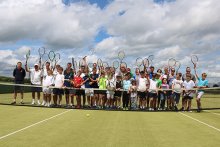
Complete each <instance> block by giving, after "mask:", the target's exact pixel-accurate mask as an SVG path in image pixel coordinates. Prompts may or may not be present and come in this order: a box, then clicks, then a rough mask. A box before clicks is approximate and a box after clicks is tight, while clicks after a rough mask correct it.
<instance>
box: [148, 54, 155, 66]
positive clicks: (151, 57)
mask: <svg viewBox="0 0 220 147" xmlns="http://www.w3.org/2000/svg"><path fill="white" fill-rule="evenodd" d="M153 60H154V55H150V56H148V61H149V64H150V65H153Z"/></svg>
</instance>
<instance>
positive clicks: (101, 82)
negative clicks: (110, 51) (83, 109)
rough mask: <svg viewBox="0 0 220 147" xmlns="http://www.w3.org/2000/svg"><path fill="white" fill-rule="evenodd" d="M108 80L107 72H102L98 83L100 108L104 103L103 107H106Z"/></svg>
mask: <svg viewBox="0 0 220 147" xmlns="http://www.w3.org/2000/svg"><path fill="white" fill-rule="evenodd" d="M106 81H107V78H106V77H105V72H101V75H100V77H99V79H98V83H99V89H100V90H99V92H98V93H99V102H98V107H99V108H100V106H101V105H102V108H104V106H105V102H106V100H105V95H106V91H105V89H106Z"/></svg>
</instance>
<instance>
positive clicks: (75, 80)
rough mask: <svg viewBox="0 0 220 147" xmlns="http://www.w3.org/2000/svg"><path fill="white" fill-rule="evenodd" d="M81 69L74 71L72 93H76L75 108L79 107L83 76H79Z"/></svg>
mask: <svg viewBox="0 0 220 147" xmlns="http://www.w3.org/2000/svg"><path fill="white" fill-rule="evenodd" d="M80 75H81V71H80V70H79V71H78V72H77V73H76V76H75V77H74V78H73V86H74V88H75V89H74V94H75V95H76V103H77V104H76V108H77V109H80V108H81V95H82V91H81V90H80V88H81V86H82V84H83V78H81V77H80Z"/></svg>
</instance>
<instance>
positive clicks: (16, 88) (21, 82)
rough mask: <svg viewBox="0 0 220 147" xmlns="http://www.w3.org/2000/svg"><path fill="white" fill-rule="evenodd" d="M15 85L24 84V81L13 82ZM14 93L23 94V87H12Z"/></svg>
mask: <svg viewBox="0 0 220 147" xmlns="http://www.w3.org/2000/svg"><path fill="white" fill-rule="evenodd" d="M15 84H24V81H15ZM14 92H24V87H23V86H14Z"/></svg>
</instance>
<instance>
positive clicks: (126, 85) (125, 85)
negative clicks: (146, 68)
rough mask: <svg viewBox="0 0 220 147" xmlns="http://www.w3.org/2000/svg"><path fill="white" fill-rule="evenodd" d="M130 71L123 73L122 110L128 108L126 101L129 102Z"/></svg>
mask: <svg viewBox="0 0 220 147" xmlns="http://www.w3.org/2000/svg"><path fill="white" fill-rule="evenodd" d="M129 74H130V73H127V74H125V76H124V80H123V90H124V91H123V98H122V100H123V110H128V103H129V93H128V89H129V87H130V86H131V81H130V79H128V77H129Z"/></svg>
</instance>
